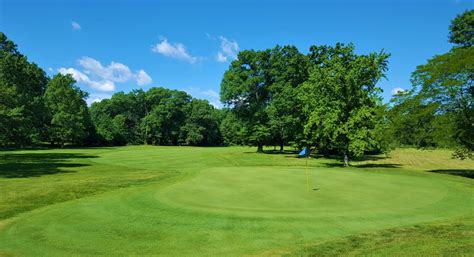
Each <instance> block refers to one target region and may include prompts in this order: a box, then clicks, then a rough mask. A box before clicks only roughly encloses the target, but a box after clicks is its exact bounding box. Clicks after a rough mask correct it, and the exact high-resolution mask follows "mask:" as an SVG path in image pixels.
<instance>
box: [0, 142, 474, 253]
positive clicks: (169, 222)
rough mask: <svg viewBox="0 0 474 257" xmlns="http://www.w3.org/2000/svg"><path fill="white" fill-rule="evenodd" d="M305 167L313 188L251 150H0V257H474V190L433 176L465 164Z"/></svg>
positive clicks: (288, 162) (284, 165)
mask: <svg viewBox="0 0 474 257" xmlns="http://www.w3.org/2000/svg"><path fill="white" fill-rule="evenodd" d="M308 165H309V174H310V175H309V178H310V187H309V188H307V186H306V170H305V167H304V166H305V160H303V159H298V158H295V155H294V154H291V153H286V154H256V153H254V149H253V148H245V147H232V148H193V147H152V146H134V147H119V148H97V149H62V150H36V151H3V152H0V195H1V196H2V197H0V256H2V255H5V256H69V255H86V256H88V255H165V256H184V255H190V256H203V255H205V256H216V255H217V256H220V255H225V256H242V255H256V256H260V255H268V256H275V255H277V256H278V255H284V254H290V255H299V256H306V255H315V256H316V255H370V254H375V255H410V254H411V253H413V254H416V253H420V254H421V255H443V254H445V255H471V253H472V241H471V240H470V238H472V231H473V225H472V220H473V215H472V212H473V208H472V206H473V204H474V199H473V193H474V191H473V185H474V182H473V180H471V179H469V178H465V177H466V176H464V177H462V176H452V175H447V174H437V173H448V172H438V171H439V170H456V171H459V170H467V171H470V170H471V169H472V167H473V162H472V161H459V160H453V159H451V158H450V153H449V152H446V151H418V150H412V149H401V150H397V151H394V152H392V153H391V155H390V157H389V158H385V157H384V156H372V157H369V158H366V159H365V160H361V161H360V162H355V163H353V167H351V168H348V169H344V168H340V167H339V162H338V161H337V160H330V159H310V160H309V161H308ZM426 171H432V172H426ZM463 174H464V173H463ZM448 239H449V240H448ZM424 253H426V254H424Z"/></svg>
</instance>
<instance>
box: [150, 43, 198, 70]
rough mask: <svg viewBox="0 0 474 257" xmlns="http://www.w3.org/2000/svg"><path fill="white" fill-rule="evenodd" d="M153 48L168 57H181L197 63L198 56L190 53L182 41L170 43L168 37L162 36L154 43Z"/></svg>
mask: <svg viewBox="0 0 474 257" xmlns="http://www.w3.org/2000/svg"><path fill="white" fill-rule="evenodd" d="M151 50H152V51H153V52H155V53H159V54H162V55H164V56H167V57H171V58H176V59H181V60H184V61H187V62H189V63H191V64H193V63H196V61H197V60H198V58H197V57H195V56H192V55H191V54H189V53H188V51H187V49H186V46H184V45H183V44H182V43H179V42H177V43H170V42H168V39H167V38H164V37H163V38H161V41H160V42H159V43H157V44H156V45H154V46H153V47H152V48H151Z"/></svg>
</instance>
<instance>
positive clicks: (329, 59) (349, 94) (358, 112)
mask: <svg viewBox="0 0 474 257" xmlns="http://www.w3.org/2000/svg"><path fill="white" fill-rule="evenodd" d="M388 57H389V55H388V54H386V53H384V52H380V53H371V54H369V55H357V54H355V53H354V46H353V45H352V44H350V45H348V46H345V45H343V44H339V43H338V44H336V46H335V47H330V46H319V47H318V46H312V47H311V49H310V54H309V58H310V62H311V63H312V67H311V70H310V73H309V79H308V80H307V81H306V82H305V83H304V84H303V86H302V87H301V91H300V92H301V94H300V98H301V100H302V102H303V105H304V111H305V112H306V113H307V115H308V121H307V123H306V125H305V133H306V135H307V136H308V137H309V138H310V139H311V141H312V143H314V144H315V145H316V147H318V148H320V149H326V150H334V151H336V152H338V153H340V154H342V155H343V156H344V165H346V166H347V165H348V160H349V156H360V155H362V154H363V153H364V151H365V150H368V149H370V148H371V147H372V145H373V144H375V143H376V142H375V136H374V131H375V125H376V120H375V118H376V110H377V100H378V96H377V94H378V93H379V92H380V89H379V88H377V87H376V83H377V81H378V80H379V79H380V78H382V77H383V76H384V73H385V71H386V70H387V59H388Z"/></svg>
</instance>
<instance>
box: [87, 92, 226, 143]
mask: <svg viewBox="0 0 474 257" xmlns="http://www.w3.org/2000/svg"><path fill="white" fill-rule="evenodd" d="M91 116H92V120H93V123H94V124H95V126H96V127H97V133H98V135H99V136H100V137H101V140H102V143H104V144H109V145H124V144H143V143H144V144H154V145H178V144H181V145H183V144H184V145H219V144H220V143H221V135H220V131H219V111H218V110H216V109H214V107H212V106H211V105H210V104H209V103H208V102H207V101H204V100H196V99H192V98H191V96H190V95H188V94H186V93H185V92H182V91H177V90H170V89H166V88H150V89H149V90H148V91H147V92H145V91H143V90H135V91H132V92H130V93H127V94H125V93H123V92H119V93H116V94H114V95H113V96H112V98H111V99H108V100H103V101H101V102H99V103H94V104H92V106H91Z"/></svg>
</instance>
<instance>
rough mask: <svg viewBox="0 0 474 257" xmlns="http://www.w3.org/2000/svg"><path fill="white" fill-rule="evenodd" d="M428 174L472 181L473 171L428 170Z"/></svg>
mask: <svg viewBox="0 0 474 257" xmlns="http://www.w3.org/2000/svg"><path fill="white" fill-rule="evenodd" d="M428 172H434V173H440V174H449V175H454V176H461V177H465V178H470V179H474V169H440V170H429V171H428Z"/></svg>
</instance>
